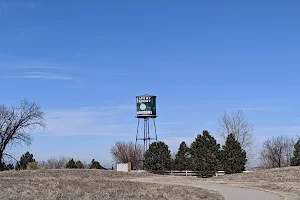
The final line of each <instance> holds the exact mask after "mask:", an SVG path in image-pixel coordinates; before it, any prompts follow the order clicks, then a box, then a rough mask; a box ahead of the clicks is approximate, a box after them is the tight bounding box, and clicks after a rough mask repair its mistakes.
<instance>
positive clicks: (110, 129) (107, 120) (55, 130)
mask: <svg viewBox="0 0 300 200" xmlns="http://www.w3.org/2000/svg"><path fill="white" fill-rule="evenodd" d="M119 112H121V110H119ZM45 113H46V115H45V119H46V123H47V128H46V129H45V131H43V132H40V134H45V135H54V136H72V135H99V136H112V137H116V136H123V137H126V136H128V137H132V138H135V131H136V124H126V123H123V124H122V123H117V122H116V121H115V120H114V119H116V118H117V117H118V116H119V114H120V113H118V112H117V111H116V110H115V109H111V108H110V109H107V108H103V107H101V108H98V109H96V108H88V107H87V108H83V109H73V110H50V111H45Z"/></svg>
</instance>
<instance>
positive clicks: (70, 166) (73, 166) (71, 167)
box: [66, 158, 77, 169]
mask: <svg viewBox="0 0 300 200" xmlns="http://www.w3.org/2000/svg"><path fill="white" fill-rule="evenodd" d="M66 168H67V169H76V168H77V166H76V164H75V161H74V160H73V158H72V159H71V160H70V161H69V162H68V163H67V165H66Z"/></svg>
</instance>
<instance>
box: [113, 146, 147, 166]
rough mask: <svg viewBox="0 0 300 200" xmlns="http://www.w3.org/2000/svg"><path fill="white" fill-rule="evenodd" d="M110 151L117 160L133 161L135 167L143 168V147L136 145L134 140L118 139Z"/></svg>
mask: <svg viewBox="0 0 300 200" xmlns="http://www.w3.org/2000/svg"><path fill="white" fill-rule="evenodd" d="M110 153H111V155H112V157H113V159H114V160H115V161H116V162H121V163H127V162H131V166H132V168H133V169H139V168H141V164H142V163H141V160H142V159H143V148H142V146H141V145H139V144H137V145H134V144H133V143H132V142H128V143H125V142H122V141H117V142H116V143H115V145H114V146H113V147H112V148H111V149H110Z"/></svg>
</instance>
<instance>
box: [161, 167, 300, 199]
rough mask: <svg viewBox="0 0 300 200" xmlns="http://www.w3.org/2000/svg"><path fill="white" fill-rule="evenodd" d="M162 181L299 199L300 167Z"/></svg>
mask: <svg viewBox="0 0 300 200" xmlns="http://www.w3.org/2000/svg"><path fill="white" fill-rule="evenodd" d="M164 181H169V182H170V181H172V182H184V183H195V184H197V183H199V184H200V183H204V182H210V183H219V184H226V185H231V186H236V187H244V188H253V189H258V190H263V191H266V192H269V193H273V194H276V195H278V196H281V197H283V198H284V199H285V200H299V199H300V184H299V183H300V167H285V168H276V169H268V170H260V171H253V172H250V173H239V174H231V175H225V176H218V177H213V178H208V179H202V178H196V177H180V178H179V177H170V178H169V177H168V178H166V179H165V180H164Z"/></svg>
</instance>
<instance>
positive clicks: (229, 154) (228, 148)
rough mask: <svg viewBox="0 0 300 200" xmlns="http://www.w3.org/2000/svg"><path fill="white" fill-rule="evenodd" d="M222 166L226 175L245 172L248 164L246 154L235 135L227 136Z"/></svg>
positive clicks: (222, 155)
mask: <svg viewBox="0 0 300 200" xmlns="http://www.w3.org/2000/svg"><path fill="white" fill-rule="evenodd" d="M221 159H222V166H223V168H224V171H225V173H226V174H233V173H239V172H242V171H244V170H245V165H246V163H247V157H246V152H245V151H244V150H243V149H242V147H241V145H240V143H239V142H238V141H237V140H236V139H235V137H234V135H233V134H230V135H228V136H227V139H226V142H225V145H224V146H223V150H222V151H221Z"/></svg>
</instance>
